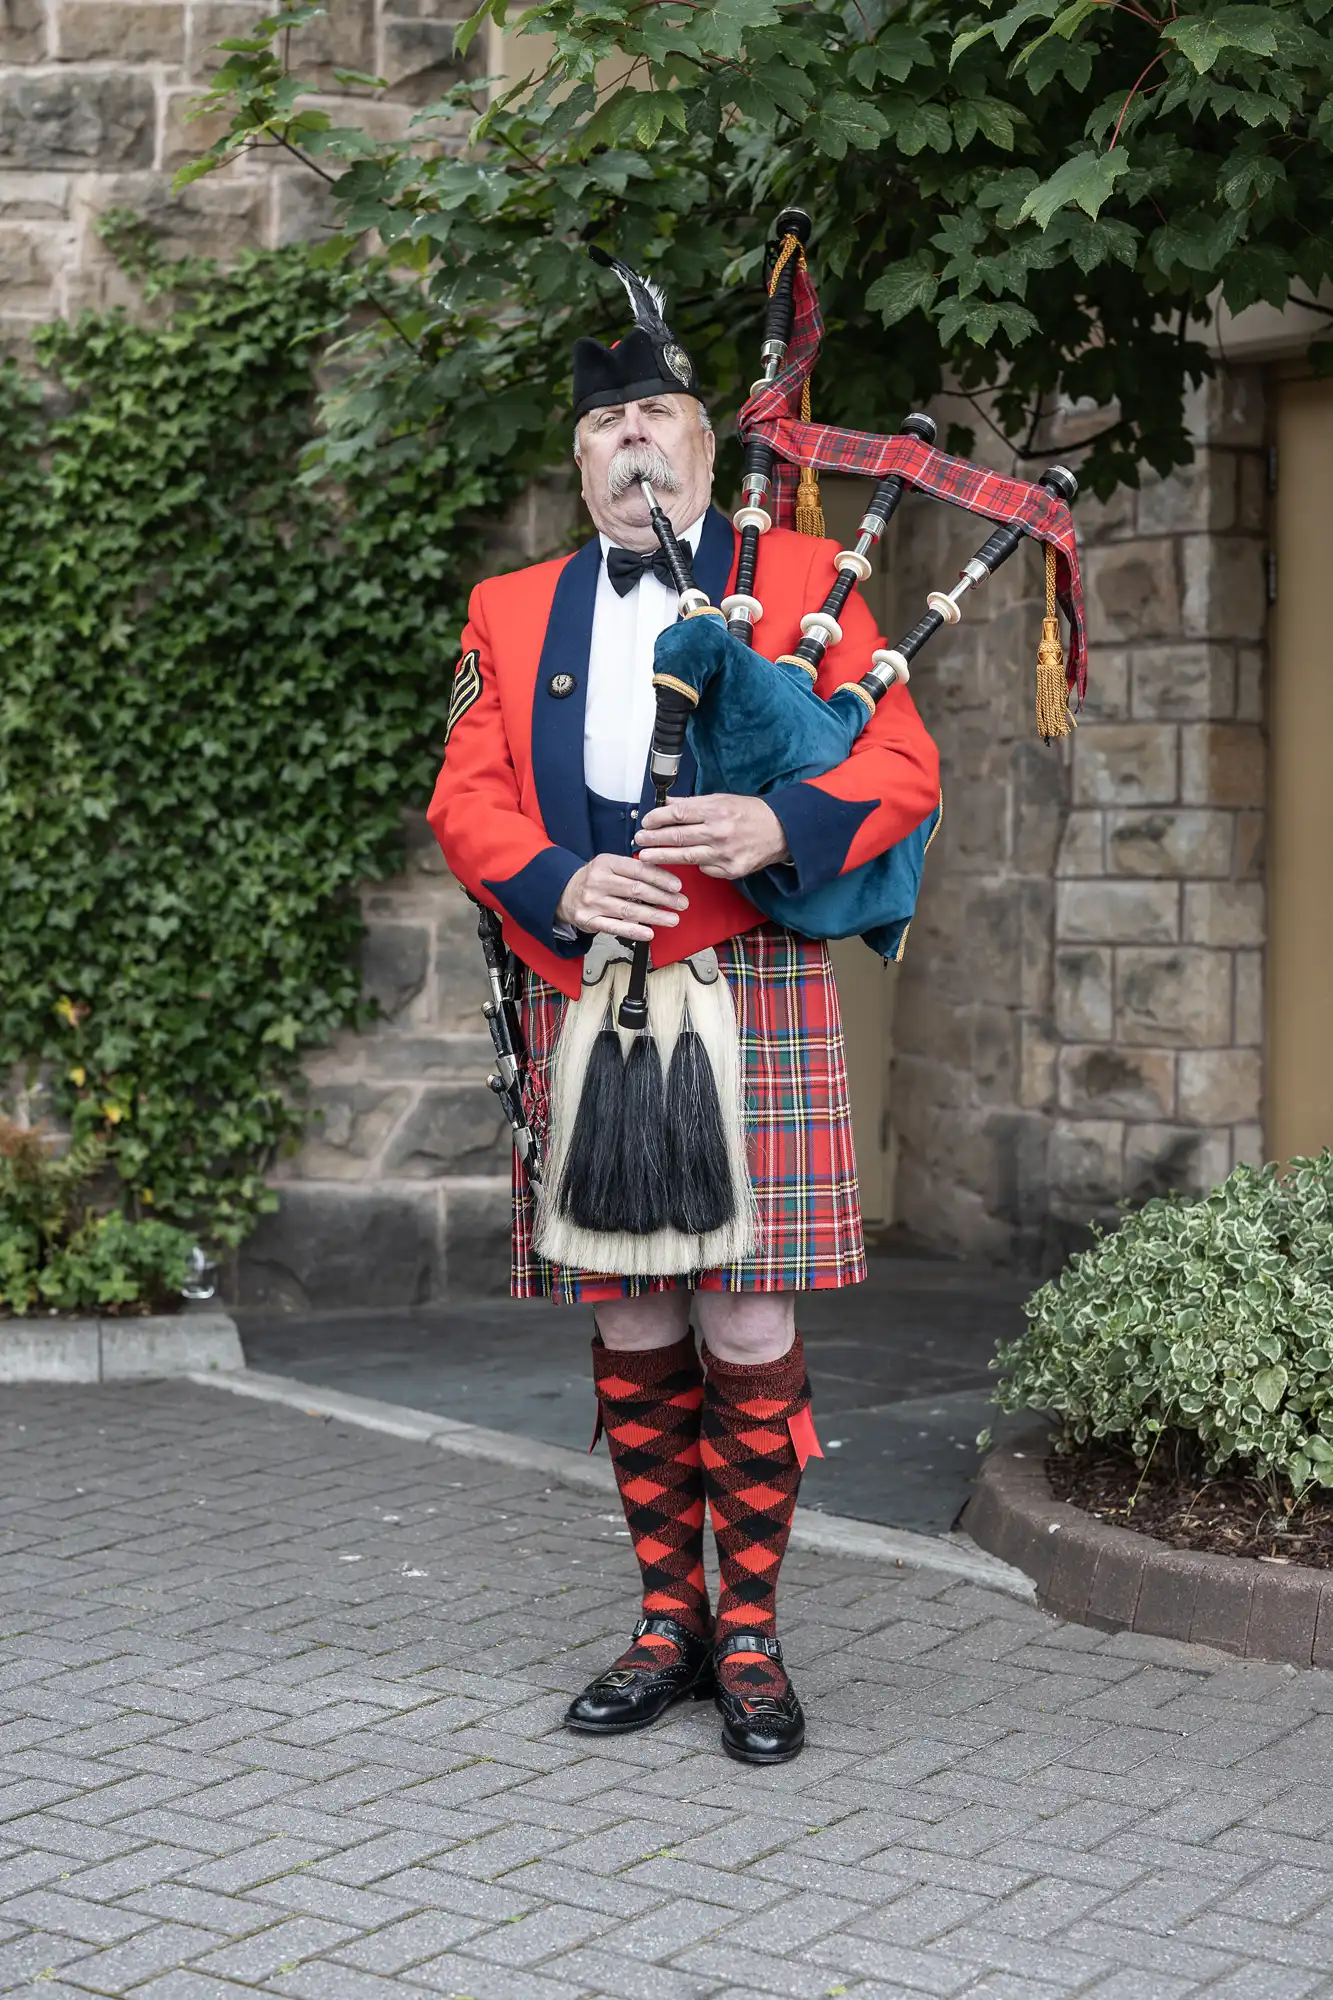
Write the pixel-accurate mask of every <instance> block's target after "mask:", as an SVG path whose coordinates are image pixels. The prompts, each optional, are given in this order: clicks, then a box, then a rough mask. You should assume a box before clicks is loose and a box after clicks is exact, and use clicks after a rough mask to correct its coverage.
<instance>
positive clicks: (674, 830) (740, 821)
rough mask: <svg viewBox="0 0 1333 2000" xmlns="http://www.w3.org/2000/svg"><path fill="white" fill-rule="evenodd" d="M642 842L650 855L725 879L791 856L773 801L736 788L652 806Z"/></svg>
mask: <svg viewBox="0 0 1333 2000" xmlns="http://www.w3.org/2000/svg"><path fill="white" fill-rule="evenodd" d="M638 846H639V852H640V853H641V854H642V855H644V857H645V858H646V859H648V860H651V861H655V862H657V863H659V864H662V863H668V862H673V863H675V864H676V866H678V867H682V868H683V867H687V866H693V867H695V868H701V869H702V870H703V872H704V874H705V875H716V876H720V877H721V879H722V880H723V881H724V882H735V881H737V880H738V879H739V877H740V876H742V875H753V874H754V873H755V871H756V869H759V868H768V867H771V865H772V864H773V862H775V861H785V860H786V859H787V836H786V834H785V833H784V832H783V830H782V821H781V820H780V819H779V818H778V816H777V814H776V813H775V812H774V810H773V808H772V806H770V805H765V803H764V801H763V800H762V799H748V798H742V797H741V796H740V795H739V794H737V793H734V792H708V793H705V794H703V795H702V796H701V797H699V798H693V799H671V800H669V801H668V802H667V804H666V805H664V806H656V807H654V809H653V811H652V812H650V813H646V814H645V815H644V820H643V826H642V828H641V829H640V832H639V839H638Z"/></svg>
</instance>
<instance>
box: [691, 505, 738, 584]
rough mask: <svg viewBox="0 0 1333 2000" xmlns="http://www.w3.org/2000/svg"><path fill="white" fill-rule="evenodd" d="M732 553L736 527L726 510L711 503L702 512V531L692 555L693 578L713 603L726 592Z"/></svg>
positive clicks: (734, 548) (734, 546)
mask: <svg viewBox="0 0 1333 2000" xmlns="http://www.w3.org/2000/svg"><path fill="white" fill-rule="evenodd" d="M735 553H736V531H735V529H734V528H733V527H732V525H731V523H730V521H729V520H728V519H727V517H726V515H725V514H719V513H718V511H717V508H716V507H710V508H709V510H708V512H707V513H706V514H705V515H704V525H703V533H702V534H701V535H700V537H699V550H698V554H697V555H696V556H695V558H694V580H695V582H696V583H697V584H698V586H699V588H700V590H702V591H703V592H704V594H705V596H706V597H707V598H708V600H709V602H710V603H712V604H720V603H721V602H722V600H723V598H724V597H725V596H726V594H727V583H728V580H729V578H730V576H731V564H732V558H733V557H734V555H735Z"/></svg>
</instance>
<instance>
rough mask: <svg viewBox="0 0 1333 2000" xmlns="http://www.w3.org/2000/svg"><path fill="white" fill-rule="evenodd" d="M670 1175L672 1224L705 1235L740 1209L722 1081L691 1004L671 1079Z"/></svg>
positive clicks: (668, 1106)
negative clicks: (720, 1096)
mask: <svg viewBox="0 0 1333 2000" xmlns="http://www.w3.org/2000/svg"><path fill="white" fill-rule="evenodd" d="M666 1181H667V1198H668V1204H669V1209H668V1216H669V1220H670V1223H671V1226H672V1228H673V1229H679V1230H682V1231H683V1232H684V1233H685V1234H686V1235H687V1236H702V1235H703V1234H704V1233H705V1232H706V1231H707V1230H710V1229H721V1228H722V1227H723V1226H724V1225H725V1224H726V1223H728V1222H730V1221H731V1220H732V1218H733V1217H734V1215H735V1213H736V1190H735V1187H734V1185H733V1183H732V1173H731V1164H730V1161H729V1159H728V1157H727V1135H726V1130H725V1127H724V1125H723V1122H722V1106H721V1103H720V1102H719V1100H718V1094H717V1081H716V1079H715V1077H714V1075H713V1065H712V1063H711V1062H710V1061H709V1059H708V1050H707V1049H706V1048H705V1047H704V1044H703V1041H702V1039H701V1037H700V1036H699V1035H697V1034H696V1033H695V1031H694V1025H693V1023H692V1022H691V1020H690V1014H689V1009H688V1007H687V1008H686V1010H685V1017H684V1019H683V1020H682V1022H681V1026H680V1033H679V1035H677V1037H676V1046H675V1049H674V1051H673V1053H672V1057H671V1067H670V1069H669V1070H668V1072H667V1082H666Z"/></svg>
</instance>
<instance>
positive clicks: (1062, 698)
mask: <svg viewBox="0 0 1333 2000" xmlns="http://www.w3.org/2000/svg"><path fill="white" fill-rule="evenodd" d="M1073 726H1074V718H1073V717H1072V716H1071V715H1070V713H1069V689H1068V686H1067V683H1066V681H1065V655H1064V648H1063V647H1062V646H1061V644H1060V620H1059V618H1058V617H1057V616H1056V610H1055V544H1054V542H1047V544H1046V616H1045V617H1044V618H1043V619H1042V621H1041V644H1040V645H1039V646H1038V648H1037V732H1038V734H1039V735H1040V736H1041V737H1042V739H1043V741H1045V742H1047V743H1049V742H1051V741H1052V739H1053V738H1055V737H1057V736H1068V734H1069V731H1070V729H1071V727H1073Z"/></svg>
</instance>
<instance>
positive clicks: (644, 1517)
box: [592, 1333, 713, 1667]
mask: <svg viewBox="0 0 1333 2000" xmlns="http://www.w3.org/2000/svg"><path fill="white" fill-rule="evenodd" d="M592 1366H593V1381H594V1383H595V1384H596V1388H597V1403H598V1412H599V1423H598V1428H599V1430H601V1429H604V1430H605V1431H606V1437H607V1443H608V1444H609V1446H610V1448H611V1463H612V1465H613V1466H614V1467H615V1474H616V1484H617V1485H618V1486H619V1488H620V1501H621V1505H622V1506H623V1508H624V1510H625V1522H626V1525H627V1526H628V1528H629V1531H630V1535H631V1537H632V1539H633V1542H634V1553H635V1555H636V1556H637V1557H638V1559H639V1568H640V1570H641V1572H642V1575H643V1610H644V1616H645V1617H652V1616H654V1615H657V1616H666V1617H668V1618H674V1619H675V1620H676V1621H677V1623H678V1624H681V1625H684V1626H685V1627H686V1628H687V1630H689V1631H691V1632H697V1633H698V1634H699V1635H700V1637H701V1638H702V1637H706V1636H707V1634H708V1633H709V1632H710V1630H711V1629H712V1622H713V1621H712V1617H711V1615H710V1612H709V1608H708V1587H707V1585H706V1583H705V1581H704V1483H703V1473H702V1471H701V1469H700V1463H699V1412H700V1407H701V1405H702V1403H703V1394H704V1390H703V1373H702V1370H701V1369H700V1366H699V1357H698V1355H697V1354H696V1353H695V1351H694V1340H693V1337H692V1335H690V1334H688V1333H687V1334H686V1335H685V1337H684V1338H683V1339H682V1340H678V1341H676V1342H675V1344H674V1345H673V1346H671V1347H656V1348H650V1349H649V1350H648V1351H647V1352H646V1353H642V1354H635V1353H625V1352H619V1351H616V1350H614V1349H612V1348H609V1347H604V1346H603V1344H602V1342H601V1340H600V1339H597V1340H594V1341H593V1344H592ZM594 1442H596V1440H595V1439H594ZM674 1650H675V1648H674V1647H673V1646H672V1644H671V1641H670V1640H669V1639H666V1638H663V1637H661V1636H659V1635H656V1634H653V1633H646V1634H645V1635H644V1637H643V1638H642V1639H640V1640H638V1641H636V1643H635V1645H634V1646H632V1647H631V1648H630V1650H629V1652H627V1653H626V1654H624V1655H623V1657H622V1658H621V1659H619V1660H618V1661H617V1662H616V1665H617V1666H621V1667H625V1666H631V1667H639V1666H660V1665H661V1664H662V1658H663V1655H664V1654H669V1653H672V1652H674Z"/></svg>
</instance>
